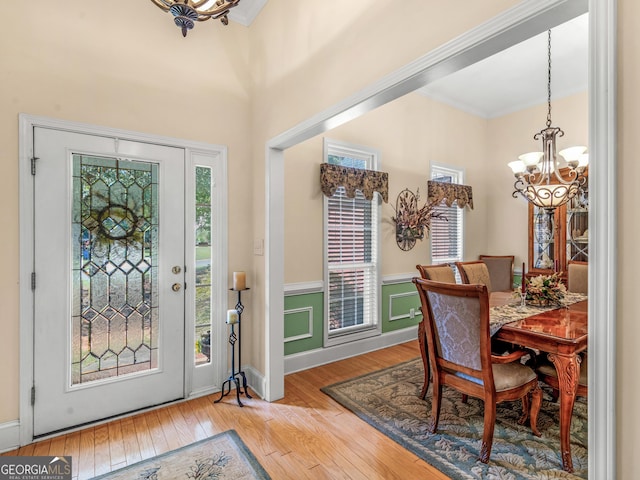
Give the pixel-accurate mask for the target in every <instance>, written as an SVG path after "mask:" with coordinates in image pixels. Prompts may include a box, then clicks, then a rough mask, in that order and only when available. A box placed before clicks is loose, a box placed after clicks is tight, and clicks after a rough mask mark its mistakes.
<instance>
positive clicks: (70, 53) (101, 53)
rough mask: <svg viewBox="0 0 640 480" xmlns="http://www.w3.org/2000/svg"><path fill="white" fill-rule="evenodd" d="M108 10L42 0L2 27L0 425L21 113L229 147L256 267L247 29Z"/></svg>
mask: <svg viewBox="0 0 640 480" xmlns="http://www.w3.org/2000/svg"><path fill="white" fill-rule="evenodd" d="M105 7H106V5H105V3H104V2H102V1H99V0H68V1H65V2H64V6H62V4H60V3H57V2H49V1H47V0H38V1H36V2H32V3H31V4H30V5H29V8H28V9H23V10H22V11H21V12H20V14H16V15H12V19H11V21H8V22H6V23H5V25H4V26H3V27H2V29H0V49H1V52H0V59H1V60H0V62H1V63H0V84H1V85H2V88H0V105H2V108H0V145H1V147H0V149H1V150H0V151H1V152H2V155H1V156H0V218H2V225H3V235H2V248H0V271H2V272H3V273H2V275H0V309H1V310H0V312H1V313H0V324H1V325H0V332H1V333H0V379H1V384H2V386H1V387H0V424H1V423H3V422H7V421H11V420H17V419H18V417H19V409H18V402H19V393H18V385H19V379H18V375H19V304H18V300H19V285H18V279H19V262H18V260H19V258H18V252H19V250H20V248H21V247H22V245H21V244H20V242H19V238H18V114H19V113H28V114H34V115H43V116H48V117H54V118H59V119H65V120H71V121H77V122H86V123H91V124H95V125H103V126H108V127H116V128H122V129H129V130H135V131H141V132H145V133H152V134H159V135H166V136H172V137H178V138H185V139H189V140H198V141H202V142H209V143H215V144H224V145H227V146H228V147H229V152H228V154H229V156H228V166H229V167H228V170H229V178H230V182H229V192H230V194H229V195H230V198H229V206H230V209H232V210H233V215H229V221H230V230H229V237H230V238H237V239H239V240H238V241H233V242H229V268H230V269H236V270H241V269H243V268H245V269H247V270H250V268H251V264H250V260H251V257H250V256H249V255H248V254H247V253H250V252H251V247H252V243H251V237H252V233H251V231H250V226H251V223H250V221H245V220H244V219H249V218H251V215H252V211H251V209H252V198H251V195H250V190H247V189H246V188H243V185H244V182H243V181H242V178H243V176H244V175H246V172H247V170H249V162H250V148H249V147H250V146H249V143H248V142H247V137H248V133H247V132H248V129H249V126H250V123H249V115H250V110H249V100H250V94H251V89H250V79H249V75H248V70H247V63H248V59H247V57H248V37H247V34H246V28H245V27H241V26H238V25H237V24H236V25H234V24H231V25H229V27H227V28H224V29H223V28H222V26H221V25H213V24H212V23H208V24H203V25H198V27H197V28H196V29H195V30H193V31H192V32H191V33H189V36H188V37H187V38H186V39H185V38H182V35H181V33H180V30H179V29H178V28H177V27H175V26H174V24H173V22H172V19H171V18H170V16H168V15H167V14H164V13H163V12H162V11H161V10H160V9H158V8H156V7H154V6H153V5H152V4H151V2H128V3H127V6H126V8H116V7H114V6H113V5H110V6H109V8H105ZM27 10H28V11H27ZM247 191H249V194H247ZM248 313H249V311H248Z"/></svg>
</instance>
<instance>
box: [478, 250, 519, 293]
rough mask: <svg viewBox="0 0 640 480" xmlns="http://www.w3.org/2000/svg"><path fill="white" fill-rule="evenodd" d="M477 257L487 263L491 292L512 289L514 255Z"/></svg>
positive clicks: (510, 290) (509, 290)
mask: <svg viewBox="0 0 640 480" xmlns="http://www.w3.org/2000/svg"><path fill="white" fill-rule="evenodd" d="M478 258H479V259H480V260H481V261H483V262H484V263H485V265H487V270H489V278H490V279H491V290H492V291H493V292H512V291H513V262H514V260H515V256H514V255H480V256H479V257H478Z"/></svg>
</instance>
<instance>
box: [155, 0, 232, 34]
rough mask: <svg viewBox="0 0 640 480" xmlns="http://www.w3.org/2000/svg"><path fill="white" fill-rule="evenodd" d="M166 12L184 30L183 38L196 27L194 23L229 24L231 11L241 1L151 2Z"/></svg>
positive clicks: (192, 0) (166, 0)
mask: <svg viewBox="0 0 640 480" xmlns="http://www.w3.org/2000/svg"><path fill="white" fill-rule="evenodd" d="M151 1H152V2H153V3H155V4H156V5H157V6H158V7H160V8H161V9H162V10H164V11H165V12H170V13H171V14H172V15H173V17H174V18H173V21H174V22H175V24H176V25H177V26H178V27H179V28H181V29H182V36H183V37H186V36H187V32H188V31H189V30H191V29H192V28H193V27H194V25H195V24H194V22H204V21H206V20H209V19H210V18H219V19H220V21H221V22H222V23H223V25H227V24H228V23H229V19H228V18H227V14H228V13H229V10H231V9H232V8H233V7H235V6H236V5H238V3H240V0H151Z"/></svg>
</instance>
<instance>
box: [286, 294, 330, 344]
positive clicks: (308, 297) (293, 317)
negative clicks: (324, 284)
mask: <svg viewBox="0 0 640 480" xmlns="http://www.w3.org/2000/svg"><path fill="white" fill-rule="evenodd" d="M323 318H324V302H323V295H322V293H321V292H318V293H305V294H302V295H287V296H285V297H284V342H285V343H284V354H285V355H291V354H293V353H300V352H305V351H307V350H314V349H316V348H322V321H323Z"/></svg>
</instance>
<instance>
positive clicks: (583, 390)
mask: <svg viewBox="0 0 640 480" xmlns="http://www.w3.org/2000/svg"><path fill="white" fill-rule="evenodd" d="M588 358H589V357H588V355H586V354H583V355H580V360H581V361H580V377H579V378H578V391H577V392H576V393H577V395H579V396H581V397H586V396H588V395H589V382H588V381H587V378H589V372H588V367H587V363H588V362H587V359H588ZM536 371H537V372H538V377H539V378H540V380H542V381H543V382H544V383H546V384H547V385H549V386H550V387H551V389H552V397H553V400H554V401H557V400H558V396H559V394H560V393H559V388H560V386H559V385H560V383H559V382H558V372H557V371H556V367H555V366H554V365H553V364H552V363H551V362H550V361H549V360H545V361H543V362H540V364H539V365H538V366H537V367H536Z"/></svg>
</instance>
